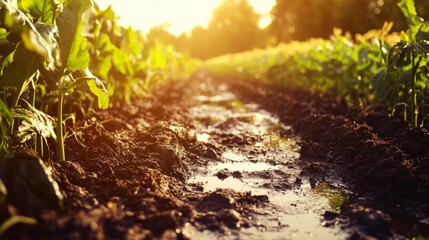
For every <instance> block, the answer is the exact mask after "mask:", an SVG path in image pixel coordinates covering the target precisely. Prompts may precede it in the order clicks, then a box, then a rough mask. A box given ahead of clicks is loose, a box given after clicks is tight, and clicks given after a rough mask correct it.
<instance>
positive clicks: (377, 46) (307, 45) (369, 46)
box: [207, 0, 429, 127]
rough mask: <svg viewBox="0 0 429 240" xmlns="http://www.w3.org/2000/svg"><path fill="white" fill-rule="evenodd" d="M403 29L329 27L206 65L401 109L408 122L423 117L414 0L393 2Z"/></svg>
mask: <svg viewBox="0 0 429 240" xmlns="http://www.w3.org/2000/svg"><path fill="white" fill-rule="evenodd" d="M398 6H399V8H398V10H401V11H402V12H403V14H404V16H405V18H406V19H407V22H408V25H409V27H408V30H407V32H406V34H402V35H399V34H389V32H390V30H391V28H392V23H385V24H384V26H383V28H382V29H381V30H379V31H370V32H368V33H366V34H364V35H356V36H355V37H352V36H351V34H349V33H345V34H343V33H342V31H341V30H338V29H336V30H334V33H333V34H332V35H331V36H330V39H311V40H308V41H305V42H290V43H288V44H283V45H279V46H278V47H275V48H271V49H265V50H256V51H253V52H247V53H242V54H237V55H228V56H223V57H219V58H215V59H211V60H209V61H208V63H207V65H208V66H209V68H211V69H214V70H217V71H223V72H228V73H230V74H235V75H238V76H243V75H244V76H245V77H252V78H256V79H260V80H262V81H267V82H274V83H276V84H282V85H287V86H290V87H301V88H307V89H311V90H313V91H318V92H324V93H328V94H329V95H331V96H336V97H337V98H338V100H345V101H346V102H347V103H349V104H351V105H355V106H360V107H362V108H368V107H380V106H381V107H384V108H387V109H391V110H392V114H396V113H398V112H399V113H401V114H402V116H403V117H404V119H405V120H406V121H409V122H410V124H411V125H412V126H414V127H417V126H423V125H424V122H425V120H426V119H427V118H429V89H428V86H429V77H428V76H429V22H428V21H425V20H423V19H422V18H421V17H419V16H418V15H417V11H416V8H415V6H414V1H412V0H402V1H400V2H399V3H398Z"/></svg>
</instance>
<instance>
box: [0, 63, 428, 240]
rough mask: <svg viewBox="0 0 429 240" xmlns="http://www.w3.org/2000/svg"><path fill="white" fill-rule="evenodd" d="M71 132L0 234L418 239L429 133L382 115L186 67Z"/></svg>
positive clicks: (424, 227)
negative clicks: (46, 184) (33, 202)
mask: <svg viewBox="0 0 429 240" xmlns="http://www.w3.org/2000/svg"><path fill="white" fill-rule="evenodd" d="M77 122H78V125H79V126H82V127H81V128H80V129H79V131H80V132H81V133H82V136H83V138H82V139H77V138H69V139H67V142H66V156H67V161H63V162H56V161H49V160H48V161H45V164H46V165H47V166H48V167H50V169H51V172H52V178H53V179H54V180H55V181H56V182H57V183H58V186H59V189H60V192H61V195H62V196H63V206H62V208H60V209H59V210H54V209H52V208H50V207H49V206H48V205H46V204H45V205H43V204H39V205H38V206H40V207H39V208H37V210H34V211H30V214H31V216H32V217H34V218H35V219H37V224H36V225H28V224H16V225H15V226H14V227H13V228H12V229H10V231H8V232H7V234H6V235H5V237H6V238H9V239H17V238H27V239H28V238H29V239H79V238H80V239H428V238H429V206H428V205H429V202H428V201H427V199H429V147H428V146H429V134H428V132H427V130H425V129H412V128H410V127H409V126H407V125H406V124H405V123H404V122H403V121H402V120H400V119H396V118H393V117H389V116H388V114H387V113H386V112H384V111H376V110H371V111H362V110H358V109H350V108H348V107H347V106H346V105H345V104H342V103H341V102H340V103H339V102H337V101H335V100H333V99H330V98H329V97H326V96H320V95H317V94H313V93H309V92H306V91H301V90H291V89H287V88H283V87H277V86H270V85H264V84H262V83H256V82H253V81H251V80H248V81H247V80H237V79H234V78H230V77H227V76H218V75H214V74H211V73H209V72H206V71H199V72H197V73H195V74H194V75H193V76H192V77H191V78H189V79H187V80H181V81H177V82H175V83H174V84H170V85H168V86H164V87H161V88H159V89H156V90H155V91H154V95H153V96H151V97H146V98H143V99H135V100H133V102H132V103H131V104H125V103H123V104H119V105H118V106H114V107H113V108H111V109H109V110H107V111H101V112H98V113H95V114H94V115H93V116H91V118H88V119H84V118H82V119H78V121H77ZM25 156H26V155H25V154H20V155H16V156H15V158H16V159H15V160H16V161H18V159H22V158H25ZM12 159H13V157H12ZM8 161H10V159H8ZM19 161H20V160H19ZM23 191H24V190H23ZM20 194H24V193H23V192H22V191H21V192H20V191H17V192H15V193H11V194H10V196H11V199H17V196H20ZM34 194H35V196H37V193H34ZM37 201H41V199H38V200H37ZM25 204H27V203H20V204H16V203H14V202H12V201H10V202H9V205H10V207H13V208H14V209H15V211H16V212H17V213H22V212H24V210H25V211H28V208H25V209H24V207H22V206H24V205H25ZM25 206H27V205H25ZM0 217H2V218H3V219H5V218H7V217H9V216H6V215H5V214H4V213H2V214H1V215H0Z"/></svg>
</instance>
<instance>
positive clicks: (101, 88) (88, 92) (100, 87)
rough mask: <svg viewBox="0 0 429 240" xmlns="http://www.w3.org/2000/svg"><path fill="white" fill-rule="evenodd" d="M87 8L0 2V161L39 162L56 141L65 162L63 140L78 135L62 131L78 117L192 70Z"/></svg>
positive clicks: (57, 1) (45, 1) (80, 1)
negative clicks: (13, 156) (27, 158)
mask: <svg viewBox="0 0 429 240" xmlns="http://www.w3.org/2000/svg"><path fill="white" fill-rule="evenodd" d="M91 4H92V1H91V0H68V1H66V0H20V1H15V3H12V2H9V1H5V0H1V1H0V112H1V115H0V153H1V154H2V155H3V154H5V153H7V152H11V151H12V152H13V151H16V150H17V149H19V148H20V147H22V146H30V147H31V148H33V149H34V150H37V151H38V153H39V154H40V155H44V154H47V153H46V151H45V150H46V149H47V145H48V144H47V143H48V141H49V139H54V140H55V142H56V155H57V159H59V160H64V159H65V155H64V141H65V138H67V137H70V136H76V135H77V134H76V132H74V131H73V130H72V128H71V127H67V125H70V126H72V125H73V123H74V120H75V118H76V116H77V115H78V116H83V117H89V116H90V114H91V113H92V112H93V111H94V110H95V109H105V108H107V107H108V106H109V105H118V104H121V103H122V102H128V103H129V102H130V101H131V100H132V99H133V98H136V97H138V96H142V95H143V94H147V93H148V92H149V91H150V89H151V88H152V87H153V86H154V85H159V84H161V83H163V82H165V80H167V79H173V78H178V77H181V76H183V75H184V74H188V73H189V72H190V71H191V70H192V68H193V67H194V66H195V64H196V62H195V61H193V60H192V59H190V58H189V57H187V56H184V55H182V54H180V53H178V52H176V51H174V49H173V48H172V47H170V46H168V45H165V44H163V43H161V42H157V41H150V40H148V39H147V38H146V37H145V36H144V35H143V34H141V32H138V31H135V30H133V29H132V28H130V27H128V28H125V27H122V26H119V25H117V23H116V20H117V17H116V16H115V13H114V12H113V11H112V9H111V8H107V9H106V10H100V9H98V7H97V6H92V5H91ZM64 106H68V107H67V111H66V108H65V107H64ZM70 106H72V107H70ZM66 123H67V125H66Z"/></svg>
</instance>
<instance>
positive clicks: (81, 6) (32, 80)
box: [0, 0, 109, 160]
mask: <svg viewBox="0 0 429 240" xmlns="http://www.w3.org/2000/svg"><path fill="white" fill-rule="evenodd" d="M18 3H19V7H20V8H21V9H18V5H13V4H11V3H9V2H6V1H0V10H1V11H0V16H1V17H2V19H4V20H3V21H2V22H1V23H3V25H1V26H0V27H3V28H4V35H3V39H4V43H5V45H8V46H9V45H10V46H11V48H12V51H11V52H10V53H8V52H6V54H8V55H6V54H5V55H6V56H5V58H4V59H3V64H2V71H1V75H0V89H2V93H3V98H4V99H6V100H8V99H10V100H9V101H6V102H8V104H7V105H8V106H9V108H11V109H14V108H17V107H18V102H19V101H20V100H21V99H23V98H22V96H23V94H24V93H25V94H27V95H29V94H30V93H31V92H32V94H30V95H32V97H31V98H32V101H31V102H32V104H26V108H27V109H29V111H24V110H22V108H17V111H15V113H16V112H19V113H20V114H13V115H12V119H11V121H10V123H9V126H8V128H9V129H10V133H11V134H12V133H13V132H15V131H17V132H18V134H15V135H16V136H25V135H26V134H25V132H28V131H23V129H26V130H28V128H22V127H21V129H16V128H15V124H14V122H15V119H18V118H19V119H21V120H25V121H24V122H29V120H28V119H40V118H33V117H31V116H41V115H42V113H43V112H42V111H38V110H37V108H36V106H35V105H36V102H35V99H36V96H35V95H36V89H35V86H36V85H37V83H36V81H39V82H41V83H42V86H43V89H44V90H46V89H48V90H49V91H51V92H54V93H55V95H56V96H57V103H56V105H57V114H56V116H57V117H56V118H55V120H56V134H55V135H54V134H50V135H49V136H51V137H54V139H56V153H57V159H59V160H64V159H65V154H64V136H65V131H64V126H65V121H64V118H63V116H64V113H63V106H64V105H65V96H66V95H67V94H70V93H72V92H73V90H74V89H76V88H77V87H79V86H81V85H82V84H85V83H86V85H87V86H88V89H89V92H92V93H93V94H95V95H96V96H97V98H98V106H99V107H100V108H107V106H108V104H109V99H108V93H107V90H106V89H105V87H104V85H103V84H102V83H101V81H100V80H99V79H98V78H96V77H95V76H93V75H92V73H91V72H90V71H89V70H88V68H87V67H88V65H89V61H90V59H89V54H88V45H87V41H86V39H85V38H84V37H83V35H82V29H83V24H84V23H83V18H82V17H83V14H84V12H85V11H86V10H87V9H88V8H89V7H90V6H91V1H90V0H70V1H67V2H65V1H55V0H45V1H35V0H21V1H19V2H18ZM63 3H64V4H66V5H65V7H63ZM27 15H29V16H31V18H29V17H28V16H27ZM33 19H36V22H33ZM10 39H12V40H13V41H12V40H11V41H9V40H10ZM23 66H24V69H23ZM10 96H11V97H10ZM51 105H52V103H51ZM45 109H49V108H45ZM36 110H37V111H38V112H37V114H36V115H35V114H31V113H35V112H36ZM26 114H27V115H28V116H25V115H26ZM45 119H49V116H48V115H46V114H45ZM42 125H43V124H42ZM51 125H52V124H49V126H51ZM44 126H45V127H47V126H48V125H44ZM6 128H7V127H6ZM47 129H48V130H46V129H45V130H42V129H38V131H36V132H37V134H39V135H40V136H41V138H44V137H46V136H47V135H46V134H44V133H45V132H46V131H48V132H49V131H50V130H49V128H47ZM20 130H21V131H20ZM33 130H34V129H33ZM55 136H56V138H55ZM34 138H36V141H35V146H40V145H41V144H43V143H42V141H41V140H40V141H37V136H34ZM22 139H26V140H28V139H27V138H22ZM35 148H37V147H35ZM39 149H40V150H42V149H43V148H39Z"/></svg>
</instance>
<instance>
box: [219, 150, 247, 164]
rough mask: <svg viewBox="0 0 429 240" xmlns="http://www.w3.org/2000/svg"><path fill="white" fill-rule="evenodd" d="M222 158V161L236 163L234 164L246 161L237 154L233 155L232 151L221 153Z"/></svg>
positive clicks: (242, 156) (245, 158) (244, 157)
mask: <svg viewBox="0 0 429 240" xmlns="http://www.w3.org/2000/svg"><path fill="white" fill-rule="evenodd" d="M222 157H223V158H224V159H227V160H230V161H236V162H240V161H245V160H247V157H246V156H244V155H242V154H239V153H234V152H232V151H226V152H224V153H222Z"/></svg>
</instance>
